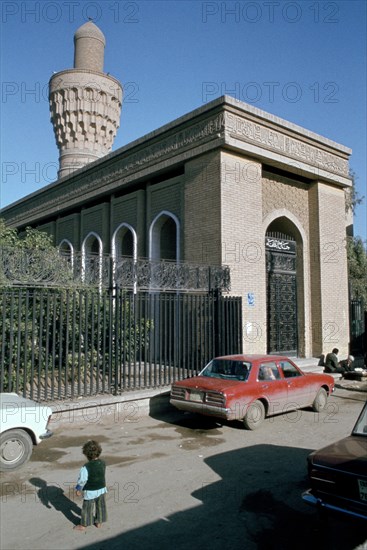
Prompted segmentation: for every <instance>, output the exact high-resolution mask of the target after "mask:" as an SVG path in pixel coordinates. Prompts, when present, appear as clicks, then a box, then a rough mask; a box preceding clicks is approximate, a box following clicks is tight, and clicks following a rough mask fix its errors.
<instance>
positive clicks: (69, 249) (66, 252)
mask: <svg viewBox="0 0 367 550" xmlns="http://www.w3.org/2000/svg"><path fill="white" fill-rule="evenodd" d="M59 252H60V255H61V256H63V257H65V258H67V259H68V260H69V261H70V263H71V267H73V266H74V247H73V245H72V244H71V242H70V241H69V240H68V239H63V240H62V241H61V242H60V244H59Z"/></svg>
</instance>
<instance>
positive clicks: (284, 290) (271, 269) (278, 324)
mask: <svg viewBox="0 0 367 550" xmlns="http://www.w3.org/2000/svg"><path fill="white" fill-rule="evenodd" d="M271 237H276V238H278V239H284V237H285V236H284V235H282V236H281V237H279V234H276V235H271ZM288 241H290V239H289V237H288ZM290 242H291V244H292V245H293V249H290V250H288V251H287V252H279V251H278V250H276V251H274V250H267V252H266V265H267V294H268V299H267V319H268V352H269V353H284V354H286V355H297V351H298V335H297V284H296V255H295V243H294V241H290Z"/></svg>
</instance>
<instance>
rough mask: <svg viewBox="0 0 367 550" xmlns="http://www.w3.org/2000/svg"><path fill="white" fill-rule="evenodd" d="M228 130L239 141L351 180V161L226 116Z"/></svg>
mask: <svg viewBox="0 0 367 550" xmlns="http://www.w3.org/2000/svg"><path fill="white" fill-rule="evenodd" d="M226 130H227V131H229V134H230V135H231V136H233V137H235V138H239V139H241V140H244V141H246V142H248V143H254V144H256V145H260V146H261V147H264V148H266V149H269V150H271V151H274V152H276V153H280V154H284V155H286V156H287V157H291V158H293V159H295V160H299V161H301V162H304V163H306V164H309V165H311V166H315V167H319V168H321V169H323V170H326V171H328V172H332V173H333V174H338V175H339V176H343V177H348V172H349V165H348V161H347V160H345V159H342V158H340V157H338V156H336V155H334V154H332V153H329V152H327V151H324V150H323V149H320V148H318V147H314V146H313V145H310V144H309V143H306V142H304V141H301V140H299V139H295V138H293V137H290V136H288V135H285V134H283V133H281V132H278V131H276V130H273V129H271V128H267V127H266V126H264V125H262V124H259V123H257V122H253V121H252V120H247V119H245V118H243V117H240V116H237V115H234V114H232V113H226Z"/></svg>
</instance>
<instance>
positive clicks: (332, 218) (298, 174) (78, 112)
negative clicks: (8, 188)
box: [0, 21, 351, 357]
mask: <svg viewBox="0 0 367 550" xmlns="http://www.w3.org/2000/svg"><path fill="white" fill-rule="evenodd" d="M74 42H75V56H74V68H72V69H67V70H63V71H61V72H58V73H56V74H54V75H53V76H52V78H51V80H50V85H49V99H50V111H51V121H52V124H53V128H54V132H55V137H56V143H57V146H58V149H59V173H58V179H57V181H55V182H54V183H52V184H50V185H48V186H46V187H44V188H42V189H40V190H39V191H37V192H35V193H32V194H31V195H29V196H26V197H25V198H23V199H21V200H19V201H17V202H16V203H14V204H11V205H9V206H7V207H6V208H4V209H3V210H2V211H1V214H0V215H1V216H2V217H3V218H5V220H6V222H7V223H8V224H9V225H10V226H11V227H16V228H18V229H19V230H22V229H24V228H25V227H26V226H29V225H30V226H33V227H37V228H38V229H40V230H42V231H46V232H47V233H48V234H50V235H52V237H53V239H54V243H55V245H56V246H58V247H60V249H61V250H62V251H64V252H68V253H69V254H70V255H73V254H81V255H86V254H97V255H102V254H103V255H105V254H107V255H110V256H111V257H113V258H114V259H118V258H119V257H131V258H134V260H137V259H139V258H146V259H148V260H149V261H160V260H169V261H172V262H182V263H187V264H188V265H190V264H192V265H208V266H228V268H229V271H230V281H231V283H230V289H229V290H228V293H229V294H230V295H233V296H241V297H242V323H243V351H244V352H246V353H273V352H274V353H288V354H290V355H297V356H299V357H311V356H318V355H320V354H322V353H325V352H327V351H330V350H331V348H333V347H335V346H337V347H338V348H339V349H340V353H341V355H346V354H347V353H348V340H349V306H348V274H347V257H346V249H345V237H346V221H345V219H346V217H345V190H346V189H348V188H350V187H351V179H350V176H349V157H350V154H351V150H350V149H348V148H347V147H345V146H343V145H340V144H338V143H335V142H333V141H331V140H330V139H327V138H325V137H322V136H320V135H317V134H315V133H313V132H311V131H309V130H306V129H304V128H302V127H300V126H297V125H295V124H293V123H291V122H288V121H286V120H283V119H281V118H278V117H276V116H274V115H272V114H269V113H267V112H264V111H262V110H260V109H257V108H255V107H253V106H250V105H248V104H246V103H243V102H240V101H237V100H235V99H233V98H231V97H229V96H223V97H220V98H218V99H215V100H214V101H211V102H210V103H208V104H206V105H203V106H201V107H199V108H198V109H196V110H194V111H192V112H190V113H188V114H185V115H184V116H182V117H180V118H178V119H177V120H174V121H172V122H170V123H168V124H166V125H164V126H162V127H161V128H158V129H157V130H155V131H153V132H151V133H149V134H147V135H145V136H143V137H141V138H140V139H137V140H136V141H133V142H132V143H129V144H128V145H125V146H123V147H121V148H120V149H118V150H116V151H114V152H110V151H111V148H112V144H113V140H114V137H115V135H116V132H117V130H118V127H119V120H120V112H121V105H122V97H123V91H122V86H121V84H120V83H119V82H118V80H117V79H116V78H114V77H113V76H111V75H109V74H106V73H105V72H104V69H103V61H104V48H105V37H104V35H103V33H102V32H101V31H100V29H99V28H98V27H97V26H96V25H95V24H94V23H93V22H92V21H88V22H87V23H85V24H84V25H82V26H81V27H80V28H79V29H78V30H77V31H76V33H75V36H74ZM330 212H332V215H330ZM187 290H189V289H187ZM329 348H330V349H329Z"/></svg>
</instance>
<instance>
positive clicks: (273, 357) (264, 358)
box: [214, 353, 290, 363]
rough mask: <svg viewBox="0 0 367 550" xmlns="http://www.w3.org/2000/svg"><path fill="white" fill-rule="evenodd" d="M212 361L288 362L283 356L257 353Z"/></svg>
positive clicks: (220, 357) (229, 356) (223, 356)
mask: <svg viewBox="0 0 367 550" xmlns="http://www.w3.org/2000/svg"><path fill="white" fill-rule="evenodd" d="M214 359H231V360H232V361H248V362H249V363H252V362H253V361H290V359H289V357H286V356H285V355H265V354H259V353H247V354H238V355H221V356H219V357H215V358H214Z"/></svg>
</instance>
